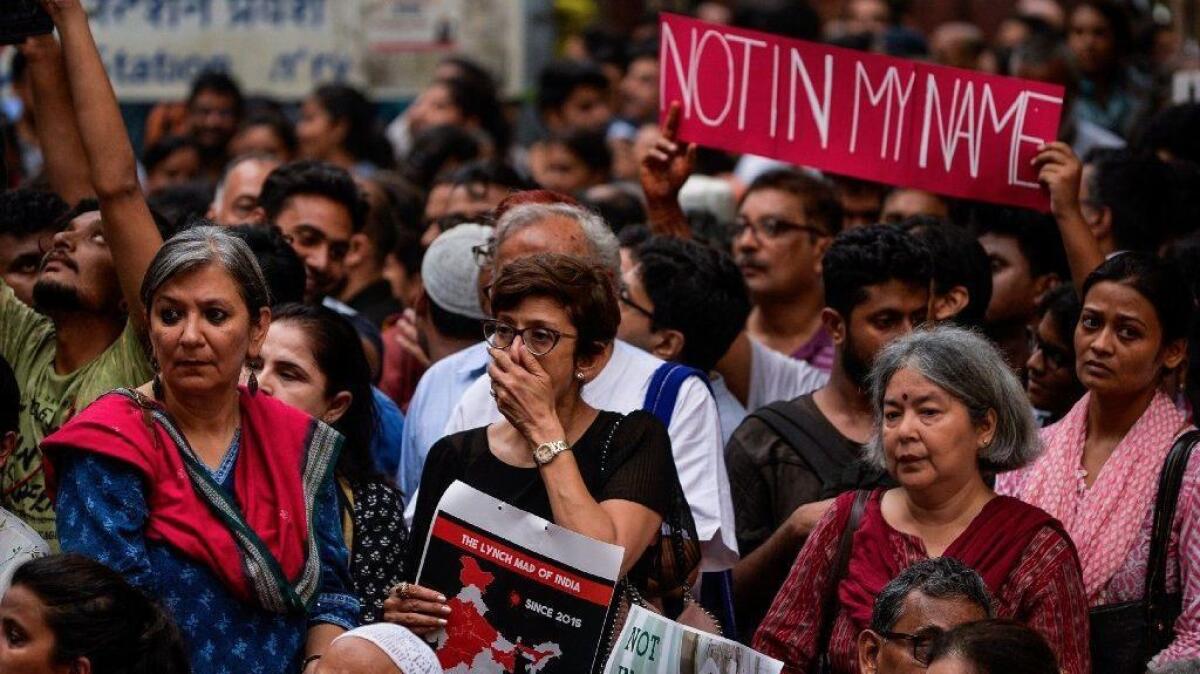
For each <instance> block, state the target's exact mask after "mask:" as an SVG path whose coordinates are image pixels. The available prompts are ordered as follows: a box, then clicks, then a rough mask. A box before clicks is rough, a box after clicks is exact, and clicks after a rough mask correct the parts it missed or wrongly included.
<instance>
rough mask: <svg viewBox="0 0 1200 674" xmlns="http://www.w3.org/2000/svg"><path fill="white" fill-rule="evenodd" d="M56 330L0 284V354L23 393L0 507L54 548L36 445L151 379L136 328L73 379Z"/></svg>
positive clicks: (0, 486)
mask: <svg viewBox="0 0 1200 674" xmlns="http://www.w3.org/2000/svg"><path fill="white" fill-rule="evenodd" d="M54 350H55V341H54V325H53V324H52V323H51V322H50V319H49V318H47V317H45V316H43V315H42V314H39V313H38V312H36V311H34V310H33V309H31V308H29V307H28V306H26V305H25V304H23V303H22V302H21V301H20V300H18V299H17V298H16V296H14V295H13V291H12V289H11V288H9V287H8V286H7V285H6V284H5V283H4V282H3V281H0V356H3V357H4V359H5V360H7V361H8V362H9V364H10V365H11V366H12V369H13V373H14V374H15V375H16V378H17V385H18V386H19V387H20V389H21V416H20V420H19V428H20V432H21V437H20V439H19V441H18V444H17V449H16V450H15V451H14V452H13V454H12V455H11V456H7V457H0V461H2V462H3V463H2V465H0V506H3V507H4V508H7V509H8V510H11V511H12V512H13V513H14V514H16V515H17V516H18V517H20V518H21V519H22V520H24V521H25V523H26V524H28V525H29V526H30V527H32V528H33V530H34V531H36V532H37V533H38V534H39V535H41V536H42V538H44V539H46V541H47V542H48V543H50V544H51V545H52V546H53V547H54V548H55V549H57V547H58V537H57V536H56V535H55V532H54V528H55V527H54V508H53V506H52V505H51V504H50V497H49V495H47V493H46V478H45V474H44V473H43V472H42V454H41V451H40V450H39V449H38V445H39V444H40V443H41V442H42V439H43V438H45V437H46V436H47V435H49V434H50V433H53V432H54V431H55V430H57V429H58V427H59V426H61V425H62V424H63V423H65V422H66V421H67V420H68V419H70V418H71V417H72V416H74V415H75V413H76V412H78V411H79V410H81V409H83V408H84V407H87V406H88V405H89V404H91V402H92V401H93V400H95V399H96V398H99V397H100V396H101V395H103V394H105V393H107V392H108V391H111V390H112V389H114V388H118V387H122V386H129V387H133V386H141V385H142V384H144V383H146V382H147V381H149V380H150V378H151V377H153V376H154V372H153V371H152V370H151V369H150V362H149V360H148V359H147V358H146V352H145V350H144V349H143V348H142V345H141V343H140V341H139V340H138V336H137V332H136V330H134V328H133V326H132V325H131V324H127V325H126V326H125V330H124V331H123V332H121V336H120V337H118V338H117V341H115V342H113V343H112V344H111V345H109V347H108V348H107V349H105V350H104V352H103V353H101V354H100V355H99V356H97V357H96V358H94V359H93V360H92V361H91V362H89V363H88V364H87V365H84V366H83V367H81V368H79V369H77V370H75V371H74V372H71V373H68V374H58V373H56V372H55V371H54Z"/></svg>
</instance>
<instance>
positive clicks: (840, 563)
mask: <svg viewBox="0 0 1200 674" xmlns="http://www.w3.org/2000/svg"><path fill="white" fill-rule="evenodd" d="M870 496H871V491H870V490H868V489H859V490H858V491H857V492H855V493H854V505H852V506H851V507H850V518H849V519H848V520H846V528H845V529H843V530H842V535H841V538H839V539H838V549H837V557H835V558H834V559H835V561H834V567H833V573H832V574H830V576H829V582H828V583H827V584H826V585H825V591H824V592H823V593H822V595H821V626H820V627H821V630H820V632H818V633H817V647H818V650H817V654H818V655H817V672H818V673H819V674H831V673H832V672H833V664H832V663H831V661H830V658H829V642H830V640H831V639H832V638H833V623H834V620H835V619H836V618H837V613H838V594H837V590H838V586H839V585H841V584H842V580H843V579H844V578H845V577H846V571H847V569H849V567H850V550H851V548H853V547H854V532H855V531H858V525H859V524H860V523H862V516H863V512H865V511H866V509H867V498H869V497H870Z"/></svg>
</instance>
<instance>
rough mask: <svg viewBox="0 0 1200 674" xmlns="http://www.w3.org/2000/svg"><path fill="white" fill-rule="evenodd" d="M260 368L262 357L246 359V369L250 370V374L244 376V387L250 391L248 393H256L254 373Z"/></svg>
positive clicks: (256, 379) (256, 381) (256, 382)
mask: <svg viewBox="0 0 1200 674" xmlns="http://www.w3.org/2000/svg"><path fill="white" fill-rule="evenodd" d="M262 368H263V361H262V358H247V359H246V369H247V370H250V376H249V377H247V378H246V389H247V390H248V391H250V395H257V394H258V375H257V374H256V373H257V372H258V371H259V370H261V369H262Z"/></svg>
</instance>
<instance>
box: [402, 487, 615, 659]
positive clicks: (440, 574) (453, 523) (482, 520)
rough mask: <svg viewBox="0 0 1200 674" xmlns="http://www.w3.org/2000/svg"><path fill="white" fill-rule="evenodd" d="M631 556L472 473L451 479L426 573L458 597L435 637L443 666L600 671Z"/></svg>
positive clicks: (433, 530) (426, 582)
mask: <svg viewBox="0 0 1200 674" xmlns="http://www.w3.org/2000/svg"><path fill="white" fill-rule="evenodd" d="M623 555H624V550H623V549H622V548H620V547H618V546H615V545H609V544H608V543H603V542H600V541H597V540H593V539H591V538H587V537H586V536H582V535H580V534H577V533H575V532H573V531H568V530H567V529H564V528H562V527H559V526H557V525H555V524H554V523H552V522H547V521H546V520H544V519H542V518H540V517H537V516H536V515H531V514H529V513H527V512H524V511H522V510H518V509H517V508H514V507H512V506H510V505H508V504H507V503H504V502H503V501H500V500H497V499H495V498H492V497H491V496H488V495H487V494H484V493H483V492H481V491H478V490H476V489H474V488H472V487H470V486H468V485H466V484H464V483H462V482H455V483H454V484H452V485H450V488H449V489H447V490H446V493H445V494H444V495H443V496H442V499H441V500H440V501H439V502H438V509H437V512H436V513H435V515H434V518H433V523H432V525H431V526H430V528H429V538H428V540H427V541H425V553H424V555H423V556H422V559H421V568H420V570H419V571H418V572H417V583H418V584H419V585H422V586H424V587H428V588H430V589H433V590H436V591H438V592H440V593H442V594H444V595H445V596H446V597H448V598H449V599H448V601H447V602H446V603H447V605H448V606H449V607H450V615H449V617H448V624H447V625H446V628H445V630H444V631H443V632H442V633H440V634H439V635H438V639H437V643H436V645H435V650H436V651H437V656H438V660H439V662H440V663H441V665H442V668H443V669H445V671H446V672H451V673H461V674H467V673H468V672H471V673H474V674H504V673H505V672H516V671H529V672H540V673H542V674H554V673H555V672H561V673H563V674H565V673H567V672H570V673H572V674H574V673H575V672H587V671H590V670H591V666H592V661H593V660H594V659H595V657H596V651H597V648H598V646H599V644H600V636H601V634H602V632H603V631H604V621H605V618H606V616H607V615H608V606H609V603H610V602H611V601H612V595H613V588H614V587H615V586H616V583H617V577H618V576H619V575H620V571H621V558H622V556H623ZM522 666H524V667H525V668H526V669H522V668H521V667H522Z"/></svg>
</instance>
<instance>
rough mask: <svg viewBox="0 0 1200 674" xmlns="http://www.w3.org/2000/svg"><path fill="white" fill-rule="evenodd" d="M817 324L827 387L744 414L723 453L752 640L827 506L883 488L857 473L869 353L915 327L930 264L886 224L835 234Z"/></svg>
mask: <svg viewBox="0 0 1200 674" xmlns="http://www.w3.org/2000/svg"><path fill="white" fill-rule="evenodd" d="M822 273H823V277H824V283H825V308H824V310H822V312H821V319H822V322H823V324H824V327H825V329H826V330H827V331H828V332H829V334H830V335H831V336H832V338H833V342H834V345H835V355H834V365H833V370H832V372H831V373H830V378H829V382H828V383H827V384H826V385H825V386H823V387H821V388H820V389H817V390H816V391H815V392H813V393H811V394H808V395H804V396H801V397H799V398H796V399H795V400H791V401H787V402H782V403H772V404H771V405H768V406H766V407H764V408H762V409H760V410H757V411H755V412H753V413H752V414H751V415H750V416H749V417H747V419H746V421H745V422H744V423H743V424H742V425H741V426H739V427H738V429H737V431H735V432H734V434H733V438H732V439H731V440H730V441H729V445H728V446H727V447H726V457H727V462H728V467H729V482H730V486H731V488H732V490H733V495H734V512H735V513H736V515H737V535H738V547H739V548H740V549H741V551H742V560H741V561H740V562H739V563H738V564H737V566H735V567H734V570H733V574H734V575H733V579H734V591H735V593H736V598H737V602H736V606H737V607H738V610H739V611H740V614H739V616H738V624H739V627H740V628H742V629H744V630H746V631H745V632H744V633H745V634H752V633H753V628H754V626H756V625H757V624H758V622H759V621H761V620H762V617H763V615H765V613H766V610H767V608H768V607H769V604H770V600H771V598H772V597H774V596H775V593H776V591H778V589H779V587H780V586H781V585H782V584H783V581H784V579H785V578H786V576H787V573H788V570H789V569H790V568H791V566H792V562H793V561H794V560H795V557H796V553H797V552H798V551H799V550H800V547H801V546H802V545H803V544H804V540H805V538H806V537H807V536H808V533H809V531H811V530H812V527H813V526H814V525H815V524H816V522H817V520H819V519H820V518H821V516H822V515H823V514H824V513H825V510H826V509H827V508H828V507H829V504H830V503H831V502H832V501H831V499H832V498H833V497H834V496H836V495H837V494H840V493H841V492H844V491H847V490H850V489H865V488H870V487H874V486H877V485H880V484H883V483H884V482H885V481H886V480H887V478H886V475H884V474H883V473H881V472H877V471H873V470H870V469H868V468H866V467H865V464H863V463H862V462H861V461H860V460H859V459H860V458H861V457H862V452H863V447H862V445H863V444H864V443H866V441H867V440H868V439H869V438H870V435H871V430H872V411H871V401H870V399H869V391H868V390H867V389H868V384H867V377H868V374H869V372H870V369H871V365H872V363H873V362H874V360H875V356H876V354H878V353H879V351H880V350H881V349H883V347H884V346H886V345H887V344H888V343H889V342H891V341H892V340H894V339H896V338H898V337H901V336H903V335H906V334H908V333H909V332H911V331H912V330H913V328H915V327H916V326H918V325H920V324H921V323H923V322H924V321H925V320H926V317H927V312H928V305H929V284H930V279H931V274H932V272H931V262H930V259H929V254H928V252H926V250H925V249H924V247H922V246H921V244H920V243H918V242H917V240H916V239H914V238H913V237H912V236H910V235H908V234H906V233H905V232H904V231H903V230H901V229H900V228H898V227H896V226H894V225H874V226H870V227H862V228H858V229H852V230H850V231H847V232H843V233H842V234H841V235H839V236H838V237H837V239H835V240H834V242H833V244H832V245H831V246H830V247H829V250H828V251H826V253H825V259H824V268H823V272H822Z"/></svg>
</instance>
